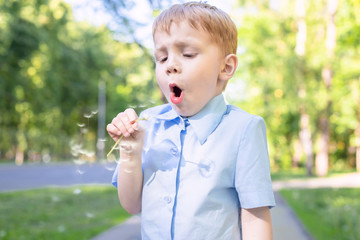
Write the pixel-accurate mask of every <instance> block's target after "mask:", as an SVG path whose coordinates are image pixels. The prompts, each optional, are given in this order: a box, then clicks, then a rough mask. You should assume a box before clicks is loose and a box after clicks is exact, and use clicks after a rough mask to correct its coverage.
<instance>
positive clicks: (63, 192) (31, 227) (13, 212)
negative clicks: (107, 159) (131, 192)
mask: <svg viewBox="0 0 360 240" xmlns="http://www.w3.org/2000/svg"><path fill="white" fill-rule="evenodd" d="M128 217H129V214H127V213H126V212H125V210H123V209H122V208H121V206H120V203H119V200H118V198H117V192H116V189H115V188H113V187H111V186H109V187H104V186H78V187H71V188H46V189H37V190H29V191H18V192H8V193H0V239H12V240H13V239H16V240H18V239H19V240H20V239H26V240H30V239H36V240H41V239H51V240H57V239H62V240H63V239H67V240H71V239H74V240H75V239H76V240H81V239H90V238H91V237H94V236H96V235H97V234H99V233H101V232H103V231H105V230H107V229H109V228H110V227H112V226H114V225H116V224H118V223H120V222H122V221H123V220H125V219H126V218H128Z"/></svg>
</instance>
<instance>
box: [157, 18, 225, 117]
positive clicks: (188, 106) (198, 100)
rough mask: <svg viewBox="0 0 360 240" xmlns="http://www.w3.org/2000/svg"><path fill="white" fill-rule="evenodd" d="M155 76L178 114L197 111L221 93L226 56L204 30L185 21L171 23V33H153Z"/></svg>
mask: <svg viewBox="0 0 360 240" xmlns="http://www.w3.org/2000/svg"><path fill="white" fill-rule="evenodd" d="M154 44H155V59H156V79H157V81H158V84H159V86H160V89H161V91H162V92H163V94H164V95H165V97H166V99H167V100H168V102H169V103H170V104H171V105H172V107H173V109H174V110H175V111H176V112H177V113H178V114H179V115H181V116H185V117H189V116H192V115H195V114H196V113H198V112H199V111H200V110H201V109H202V108H203V107H204V106H205V105H206V104H207V103H208V102H209V101H210V100H211V99H212V98H213V97H215V96H217V95H219V94H220V93H221V92H222V89H223V86H224V84H225V82H224V81H221V80H220V79H219V74H220V72H221V69H222V68H223V64H224V59H225V56H224V55H223V54H222V52H221V50H220V48H219V47H218V46H217V45H216V43H214V42H213V41H212V40H211V38H210V35H209V34H208V33H207V32H205V31H204V30H202V29H200V30H196V29H195V28H193V27H191V26H190V25H189V24H188V23H187V22H186V21H182V22H181V23H179V24H175V23H173V24H171V27H170V34H168V33H167V32H166V31H160V30H158V31H157V32H156V33H155V34H154Z"/></svg>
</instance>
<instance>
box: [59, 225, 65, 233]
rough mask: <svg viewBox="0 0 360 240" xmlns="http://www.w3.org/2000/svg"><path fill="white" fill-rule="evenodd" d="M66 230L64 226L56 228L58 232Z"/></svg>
mask: <svg viewBox="0 0 360 240" xmlns="http://www.w3.org/2000/svg"><path fill="white" fill-rule="evenodd" d="M65 230H66V228H65V226H64V225H59V226H58V232H65Z"/></svg>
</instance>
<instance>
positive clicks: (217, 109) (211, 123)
mask: <svg viewBox="0 0 360 240" xmlns="http://www.w3.org/2000/svg"><path fill="white" fill-rule="evenodd" d="M226 110H227V106H226V103H225V99H224V96H223V95H222V94H219V95H218V96H216V97H214V98H213V99H211V100H210V101H209V102H208V103H207V104H206V105H205V107H204V108H203V109H201V111H200V112H198V113H197V114H195V115H194V116H191V117H189V118H188V119H189V122H190V125H191V126H192V129H193V130H194V132H195V134H196V136H197V138H198V139H199V142H200V144H201V145H202V144H204V143H205V141H206V139H207V138H208V137H209V135H210V134H211V133H212V132H213V131H214V130H215V129H216V127H217V126H218V125H219V124H220V122H221V119H222V117H223V116H224V114H225V113H226ZM156 118H157V119H162V120H167V121H173V120H175V121H176V120H178V121H179V122H178V123H180V124H181V125H184V120H183V118H182V117H180V116H179V115H178V114H177V113H176V111H175V110H174V109H172V107H171V105H170V104H167V105H166V107H165V108H164V109H162V111H161V112H160V113H159V114H158V115H157V116H156ZM180 119H181V120H180Z"/></svg>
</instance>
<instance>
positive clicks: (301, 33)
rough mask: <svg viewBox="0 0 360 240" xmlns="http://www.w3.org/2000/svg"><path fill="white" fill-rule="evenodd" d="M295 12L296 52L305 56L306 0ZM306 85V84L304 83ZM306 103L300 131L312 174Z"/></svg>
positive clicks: (298, 1) (302, 91)
mask: <svg viewBox="0 0 360 240" xmlns="http://www.w3.org/2000/svg"><path fill="white" fill-rule="evenodd" d="M295 14H296V16H297V28H298V31H297V34H296V46H295V53H296V54H297V55H298V56H299V57H303V56H304V55H305V52H306V51H305V50H306V45H305V44H306V36H307V32H306V22H305V15H306V10H305V0H296V3H295ZM301 76H302V78H303V79H302V80H303V81H304V80H305V79H304V78H305V77H304V73H303V72H302V73H301ZM304 85H305V84H304ZM299 96H300V97H305V96H306V89H305V88H301V89H299ZM304 105H305V104H301V105H300V107H299V110H300V114H301V119H300V132H299V139H300V142H301V145H302V147H303V149H304V152H305V155H306V169H307V174H308V175H309V176H312V167H313V149H312V148H313V144H312V137H311V131H310V118H309V115H308V114H307V112H306V108H305V106H304Z"/></svg>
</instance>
